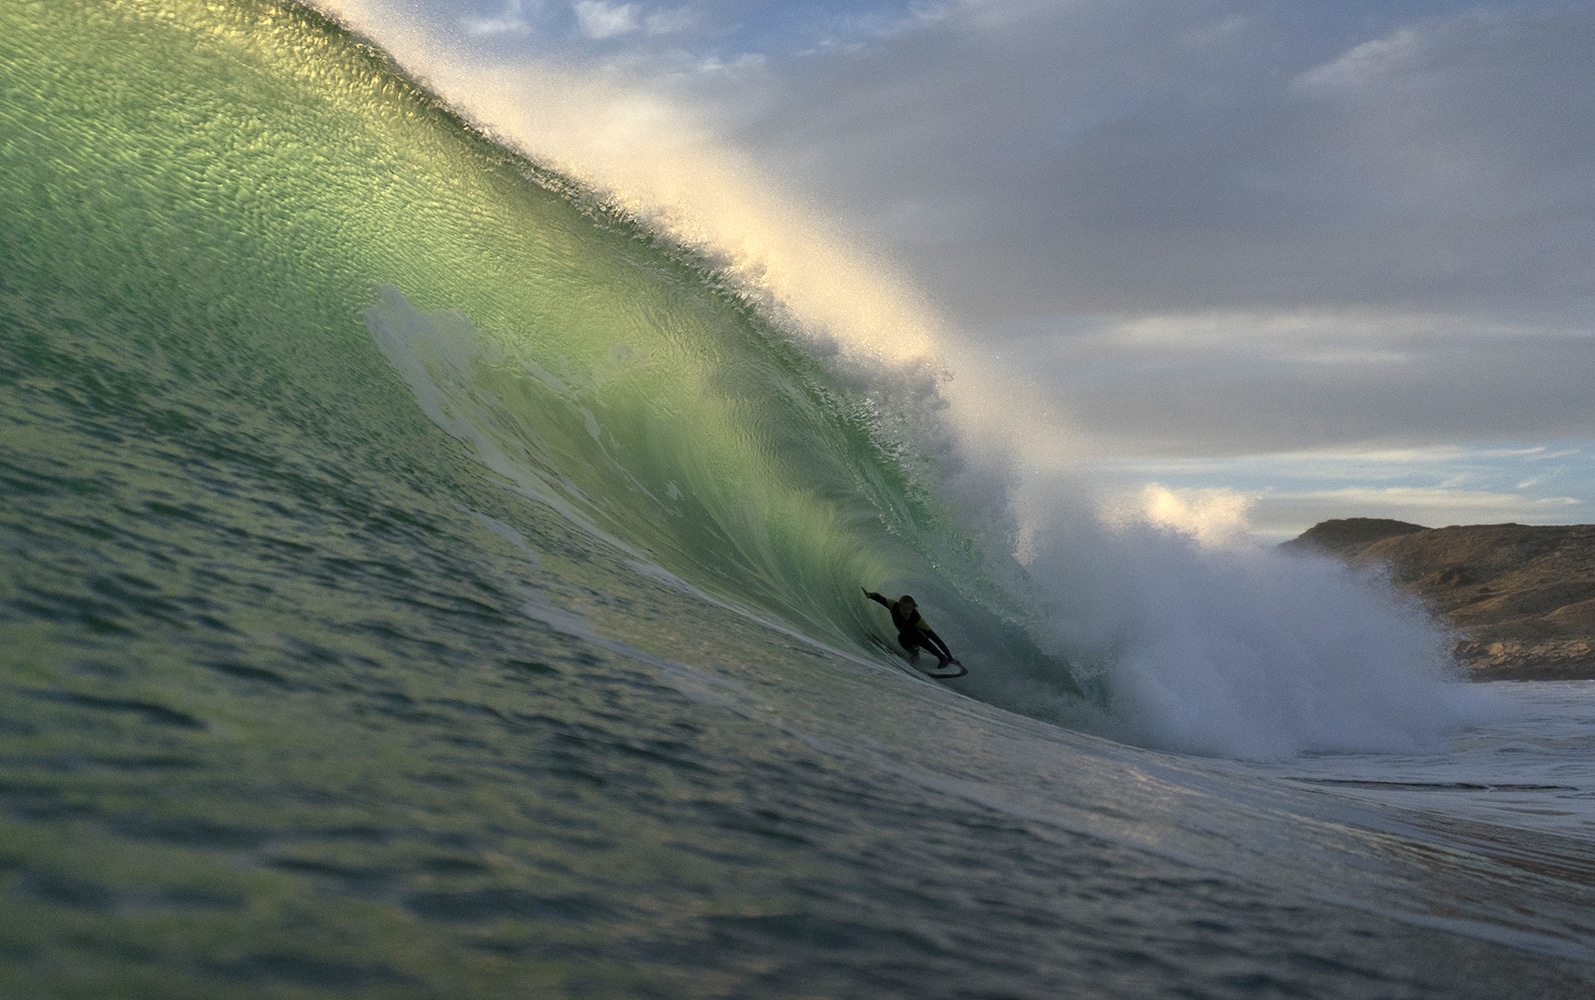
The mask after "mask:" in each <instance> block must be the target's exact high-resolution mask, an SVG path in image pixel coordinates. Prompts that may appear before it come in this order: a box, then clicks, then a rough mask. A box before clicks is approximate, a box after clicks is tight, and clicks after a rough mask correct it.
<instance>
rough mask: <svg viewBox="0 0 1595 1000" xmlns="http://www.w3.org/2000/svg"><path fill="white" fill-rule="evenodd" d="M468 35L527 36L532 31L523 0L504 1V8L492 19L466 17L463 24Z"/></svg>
mask: <svg viewBox="0 0 1595 1000" xmlns="http://www.w3.org/2000/svg"><path fill="white" fill-rule="evenodd" d="M461 24H462V26H463V27H464V29H465V33H466V34H467V35H471V36H474V37H486V36H492V35H525V34H528V33H529V32H530V31H531V30H532V26H531V23H530V22H529V21H528V20H527V18H526V10H525V4H524V2H523V0H504V7H503V9H501V10H500V11H499V13H498V14H496V15H493V16H491V17H466V18H464V19H463V20H462V22H461Z"/></svg>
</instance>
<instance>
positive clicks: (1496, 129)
mask: <svg viewBox="0 0 1595 1000" xmlns="http://www.w3.org/2000/svg"><path fill="white" fill-rule="evenodd" d="M986 10H987V8H985V7H982V6H974V7H970V8H967V9H961V10H959V11H957V12H955V13H953V14H950V15H949V16H947V17H944V18H942V19H941V20H938V21H935V22H932V23H928V24H927V25H926V26H924V27H923V28H922V29H921V30H919V31H916V32H912V33H909V34H905V35H903V36H900V37H898V38H896V39H893V40H890V41H886V42H883V43H881V44H880V45H878V46H874V47H870V48H867V49H865V50H862V51H855V52H840V53H834V54H830V55H826V56H811V57H809V58H808V59H805V60H798V61H787V62H782V63H777V64H770V65H768V66H766V67H765V68H764V69H763V70H761V71H760V74H761V75H759V76H758V77H757V78H754V79H749V78H740V79H736V80H734V81H728V82H734V86H735V87H736V88H737V90H738V96H737V99H736V101H735V102H733V103H734V110H733V111H732V112H731V113H730V114H729V115H728V118H727V121H728V125H729V127H731V128H733V129H734V130H735V134H736V136H737V138H738V139H739V141H740V142H741V143H742V144H743V145H745V146H746V147H748V148H750V149H752V150H753V151H754V152H755V153H757V154H758V155H760V156H761V157H762V158H763V159H764V161H765V162H766V163H767V164H768V165H769V166H770V168H771V169H772V170H774V171H776V172H778V173H783V174H785V175H787V176H788V177H791V178H794V179H795V180H797V181H798V182H799V183H800V184H801V185H802V186H804V187H806V188H808V189H809V190H811V191H814V192H816V193H818V194H819V195H821V196H822V197H823V198H824V199H825V200H826V201H827V202H828V203H830V204H832V205H841V206H845V207H846V208H847V209H849V210H851V211H852V212H855V213H857V214H858V215H859V216H860V217H862V218H864V219H867V220H869V221H870V223H872V224H874V225H878V226H879V227H880V228H881V229H882V230H883V231H884V232H886V233H887V234H888V235H889V237H890V238H891V239H892V240H893V241H894V242H895V243H896V244H897V245H898V246H899V247H901V248H902V250H903V252H904V253H905V254H906V255H907V256H908V257H909V258H910V261H911V263H912V264H913V266H915V268H916V269H917V270H919V271H920V272H921V273H924V274H927V275H929V276H930V277H931V278H932V281H931V282H930V283H931V284H932V285H933V286H934V287H935V289H937V290H939V291H940V293H941V294H942V295H943V296H944V298H946V299H947V300H948V301H949V302H950V304H952V305H953V306H954V307H955V308H956V309H957V310H958V312H959V313H960V314H961V316H962V317H963V318H964V319H965V321H966V322H969V321H973V322H975V323H977V324H987V323H990V322H992V321H993V320H1001V319H1003V318H1005V317H1019V316H1035V315H1046V314H1049V313H1054V312H1080V311H1088V312H1089V311H1124V310H1142V309H1155V310H1164V311H1166V310H1171V309H1212V308H1234V307H1238V306H1259V305H1268V306H1281V305H1284V306H1299V305H1302V304H1309V303H1310V304H1314V305H1320V306H1333V305H1337V304H1345V303H1355V304H1357V305H1368V304H1375V303H1383V304H1391V305H1401V306H1404V307H1414V306H1425V307H1432V306H1439V305H1444V306H1445V307H1447V308H1452V307H1454V306H1455V305H1456V303H1458V302H1459V301H1461V302H1466V303H1469V304H1472V305H1476V306H1478V307H1481V308H1509V309H1520V308H1521V309H1535V310H1539V309H1545V308H1552V309H1555V308H1562V309H1564V310H1566V309H1568V308H1584V307H1587V306H1588V304H1589V289H1590V286H1591V273H1590V266H1591V265H1590V260H1591V258H1590V255H1589V254H1587V253H1580V252H1578V251H1579V247H1580V246H1581V245H1582V246H1588V245H1589V244H1590V240H1591V237H1592V236H1595V232H1592V230H1595V128H1591V127H1590V126H1591V124H1592V123H1595V88H1591V87H1589V86H1588V73H1589V67H1590V66H1592V65H1595V15H1591V14H1590V13H1589V12H1587V11H1580V10H1566V11H1560V12H1555V13H1535V14H1527V15H1522V16H1520V17H1517V18H1513V17H1508V16H1506V15H1494V16H1481V15H1474V16H1465V17H1458V18H1452V19H1448V20H1436V21H1429V22H1423V23H1420V24H1417V25H1414V26H1410V27H1407V28H1403V29H1398V30H1397V31H1394V32H1392V33H1390V34H1389V35H1387V36H1386V37H1385V38H1383V39H1369V40H1364V41H1361V42H1358V43H1356V44H1350V45H1348V47H1347V49H1346V50H1344V51H1343V52H1341V53H1338V54H1325V53H1318V52H1312V51H1305V52H1304V51H1301V48H1302V47H1301V46H1299V45H1296V44H1294V43H1293V41H1292V39H1290V38H1289V37H1288V36H1287V34H1286V32H1285V29H1284V27H1283V26H1282V25H1281V24H1279V23H1275V22H1273V21H1270V20H1269V16H1268V12H1267V10H1266V8H1264V7H1262V6H1261V5H1258V4H1221V3H1202V4H1181V5H1169V4H1135V3H1113V4H1094V3H1072V4H1047V5H1033V6H1032V7H1030V8H1028V9H1027V11H1026V12H1025V13H1024V15H1023V16H1014V17H1010V18H1009V19H1007V20H1006V21H1004V22H1001V23H993V22H992V21H991V19H989V18H985V17H983V16H982V14H983V12H985V11H986ZM707 86H708V89H705V90H700V91H699V95H700V97H705V96H706V97H707V98H709V99H711V100H717V99H719V98H720V97H721V96H723V95H720V94H717V93H716V92H714V90H713V82H710V83H709V84H708V85H707ZM750 87H752V88H754V89H755V90H757V91H759V92H760V95H761V96H762V101H750V100H749V99H748V97H749V95H748V94H747V90H748V89H749V88H750ZM728 106H730V105H728Z"/></svg>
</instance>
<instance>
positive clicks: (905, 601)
mask: <svg viewBox="0 0 1595 1000" xmlns="http://www.w3.org/2000/svg"><path fill="white" fill-rule="evenodd" d="M897 603H898V604H901V605H902V606H903V607H905V608H908V609H909V610H913V609H914V608H915V607H916V605H915V604H914V599H913V598H912V597H910V596H909V595H907V594H904V595H903V596H902V597H899V598H898V599H897Z"/></svg>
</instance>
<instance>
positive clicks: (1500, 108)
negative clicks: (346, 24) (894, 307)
mask: <svg viewBox="0 0 1595 1000" xmlns="http://www.w3.org/2000/svg"><path fill="white" fill-rule="evenodd" d="M327 5H329V6H332V7H334V8H340V9H343V10H344V11H345V12H346V13H348V12H350V11H357V12H358V13H359V17H355V18H354V20H355V21H356V26H357V27H360V28H362V29H363V30H366V31H368V33H370V34H373V35H375V36H376V39H377V40H378V41H379V42H382V43H384V44H388V43H389V42H390V40H392V38H396V37H397V36H396V34H394V33H395V32H397V31H398V28H396V27H395V25H401V24H402V25H403V26H404V27H405V29H406V30H410V31H412V38H414V37H423V38H426V39H430V40H431V42H430V43H422V47H423V48H424V47H425V46H426V45H427V44H435V45H436V46H440V47H441V46H447V47H449V48H450V50H451V51H452V52H455V53H456V56H455V58H456V60H458V59H459V58H460V56H459V55H458V53H466V54H467V55H466V56H465V57H464V58H465V59H466V61H472V62H479V63H481V64H484V65H486V64H492V65H494V66H498V67H515V66H528V67H531V66H544V67H547V66H557V67H559V69H560V72H562V73H564V74H567V77H569V76H574V77H578V78H581V79H583V80H587V81H601V82H602V83H603V85H604V86H606V87H611V88H619V89H622V90H625V91H626V92H628V93H631V94H634V95H645V96H646V101H647V107H648V108H650V109H651V110H650V111H649V112H648V115H649V116H651V118H650V120H651V121H652V123H653V124H652V125H651V126H650V128H646V129H641V130H640V131H639V132H638V133H637V135H638V140H637V141H638V142H639V143H642V144H644V145H646V143H647V142H649V141H655V142H657V141H658V136H659V135H660V130H661V128H666V129H670V130H673V132H674V133H675V134H678V135H679V136H680V137H681V143H682V144H684V145H685V144H698V145H700V146H702V147H703V148H705V149H712V150H713V152H712V153H711V154H709V155H712V156H719V157H721V158H722V159H725V160H727V161H735V163H736V164H737V169H738V170H739V171H741V172H742V173H744V174H750V173H751V174H753V175H757V177H758V178H759V179H760V185H762V186H756V187H755V189H754V190H755V191H776V192H781V193H782V196H790V197H791V198H792V199H795V200H796V201H797V202H799V203H801V204H803V205H807V206H812V208H813V211H814V212H815V213H817V214H819V215H822V216H823V217H824V218H825V219H826V220H828V221H827V222H826V224H825V226H823V227H821V228H822V229H823V230H824V231H825V232H835V231H837V230H842V231H844V232H845V233H846V234H847V236H848V238H850V239H852V240H854V241H856V242H857V244H858V245H859V246H862V247H866V248H868V253H866V254H865V258H866V259H868V260H884V261H888V262H889V263H890V267H889V268H885V269H884V270H883V272H882V273H883V274H886V273H889V274H890V276H891V280H892V281H898V280H901V281H902V282H904V283H906V284H907V285H908V286H911V288H912V289H913V292H912V295H911V296H910V298H912V299H913V301H915V302H916V303H924V304H925V307H926V309H927V310H929V312H930V313H932V314H934V316H936V317H937V323H938V324H939V326H940V327H941V328H942V330H943V332H942V333H941V334H939V336H940V337H941V339H942V340H944V341H945V342H946V343H947V345H948V351H947V354H948V362H947V363H948V365H949V367H950V368H951V370H952V372H953V376H954V380H955V381H956V380H957V379H958V378H959V377H960V376H961V375H965V374H967V376H968V377H969V378H970V379H971V380H975V381H978V380H979V379H981V378H987V379H988V380H989V379H990V378H992V377H998V378H1000V379H1001V380H1003V381H1004V382H1005V384H1009V385H1013V386H1015V387H1017V388H1016V391H1015V392H1014V393H1012V394H1010V398H1011V399H1013V400H1015V401H1016V402H1015V403H1014V409H1016V410H1017V411H1018V412H1014V413H1010V414H1007V416H1006V418H1007V419H1008V420H1010V421H1013V422H1015V423H1023V424H1025V425H1026V426H1028V427H1032V428H1040V429H1041V432H1043V433H1047V434H1052V435H1054V436H1055V437H1056V438H1057V439H1058V440H1066V441H1067V442H1068V445H1067V448H1066V449H1064V450H1065V451H1067V453H1068V460H1067V461H1068V463H1069V464H1071V465H1077V466H1083V467H1085V468H1086V469H1088V470H1089V472H1090V474H1091V475H1092V477H1093V478H1094V479H1095V480H1096V481H1098V482H1099V483H1100V484H1102V488H1103V489H1105V490H1107V491H1108V492H1114V491H1118V492H1122V493H1125V494H1129V495H1147V496H1152V495H1156V496H1158V497H1162V498H1163V501H1160V502H1163V505H1164V508H1165V509H1167V508H1168V503H1167V501H1168V500H1169V498H1170V497H1173V498H1175V499H1176V500H1178V501H1179V502H1180V503H1179V504H1177V505H1176V506H1179V507H1180V509H1184V510H1187V511H1190V512H1192V513H1191V516H1192V517H1200V516H1202V514H1201V512H1202V511H1208V512H1215V513H1213V516H1220V515H1222V516H1223V517H1230V518H1234V517H1240V518H1241V519H1242V520H1244V523H1245V526H1246V529H1247V530H1248V531H1249V532H1251V533H1252V534H1253V535H1254V536H1256V537H1259V538H1276V539H1277V538H1284V537H1290V536H1292V535H1294V534H1297V533H1299V532H1300V531H1302V530H1304V529H1305V528H1307V527H1309V526H1310V525H1312V524H1313V523H1316V522H1317V521H1319V520H1323V519H1326V518H1331V517H1354V516H1367V517H1395V518H1399V519H1401V520H1406V521H1413V522H1416V523H1419V524H1425V525H1430V526H1439V525H1446V524H1467V523H1495V522H1503V521H1517V522H1521V523H1585V522H1591V521H1595V388H1592V387H1591V384H1590V373H1591V372H1595V3H1590V2H1584V3H1567V2H1536V0H1523V2H1512V3H1507V2H1499V3H1498V2H1488V0H1486V2H1480V3H1460V2H1444V0H1412V2H1403V3H1391V2H1388V0H1370V2H1363V0H1336V2H1334V3H1324V2H1322V0H1299V2H1283V0H1277V2H1270V0H1186V2H1182V3H1168V2H1165V0H1158V2H1150V0H1147V2H1143V0H947V2H933V0H911V2H905V0H859V2H852V3H842V2H834V0H785V2H781V3H760V2H754V0H668V2H664V3H651V2H646V0H636V2H630V3H614V2H608V0H574V2H571V0H327ZM362 18H363V20H362ZM396 51H397V50H396ZM411 51H418V50H417V49H415V48H414V47H412V49H411ZM399 54H400V59H401V61H405V55H404V54H403V52H400V53H399ZM420 69H421V70H422V71H423V75H426V73H427V72H431V73H434V74H436V73H439V72H440V71H439V70H438V68H437V66H435V65H433V66H430V67H420ZM445 76H446V75H445ZM532 79H534V78H533V77H526V78H524V79H523V83H522V85H521V90H520V91H518V92H512V93H511V95H510V97H509V99H510V100H512V101H514V100H520V101H524V102H526V104H528V105H531V104H547V103H549V102H557V101H559V100H561V99H562V94H564V93H565V92H562V91H550V89H549V88H548V87H546V86H544V87H541V88H539V87H538V86H536V85H534V84H532V83H530V82H524V81H530V80H532ZM538 79H543V78H538ZM441 89H442V90H444V92H445V95H446V96H453V95H450V94H449V93H448V91H449V88H448V87H447V86H444V87H442V88H441ZM661 109H664V110H661ZM661 122H664V123H666V124H665V125H663V126H661V125H660V123H661ZM650 129H651V130H650ZM650 137H652V138H650ZM572 155H578V154H572ZM692 162H695V163H697V164H698V166H696V167H692V166H691V165H690V164H689V166H688V167H687V168H684V172H683V176H684V177H685V178H686V179H685V180H684V181H683V183H686V184H689V185H690V184H691V183H692V173H693V170H696V171H697V172H698V174H700V175H702V179H701V181H700V186H702V187H705V188H711V187H715V186H716V185H718V184H719V183H720V181H719V179H718V177H719V175H718V171H717V170H715V169H714V168H712V167H707V166H703V163H704V161H703V160H701V159H700V160H697V161H692ZM750 197H757V194H754V195H750ZM884 280H885V279H883V281H884ZM905 301H906V300H905ZM993 372H995V373H998V374H997V375H996V376H993V375H992V373H993ZM1020 389H1022V391H1017V390H1020ZM1021 400H1022V402H1018V401H1021ZM1154 484H1155V485H1154ZM1149 490H1150V491H1151V492H1148V491H1149ZM1180 505H1183V506H1180ZM1237 512H1239V513H1237Z"/></svg>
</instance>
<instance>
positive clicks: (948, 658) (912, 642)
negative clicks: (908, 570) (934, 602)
mask: <svg viewBox="0 0 1595 1000" xmlns="http://www.w3.org/2000/svg"><path fill="white" fill-rule="evenodd" d="M859 589H860V590H864V588H863V587H860V588H859ZM864 596H865V597H868V598H869V599H870V600H872V601H874V602H875V603H876V604H884V605H885V606H886V610H888V611H890V612H891V613H892V624H893V625H895V626H896V627H897V644H898V645H899V646H902V647H903V648H904V649H906V650H907V651H908V661H909V662H910V663H912V662H914V661H915V660H917V659H919V651H920V650H921V649H928V650H930V652H931V655H932V656H934V657H936V669H937V670H946V669H947V664H949V663H951V664H952V665H953V666H955V667H961V666H963V664H962V663H959V662H958V661H957V660H955V659H954V658H953V653H952V650H950V649H948V648H947V644H946V643H945V642H942V638H941V636H939V635H937V634H936V633H935V631H933V630H932V629H931V627H930V626H929V625H928V624H926V622H925V619H924V618H922V617H921V616H920V614H919V606H918V605H916V604H915V603H914V599H913V598H912V597H910V596H909V595H907V594H904V595H903V596H902V597H899V598H898V599H897V600H895V601H894V600H892V599H890V598H887V597H882V596H881V595H880V594H877V593H875V592H874V591H872V590H864Z"/></svg>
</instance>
